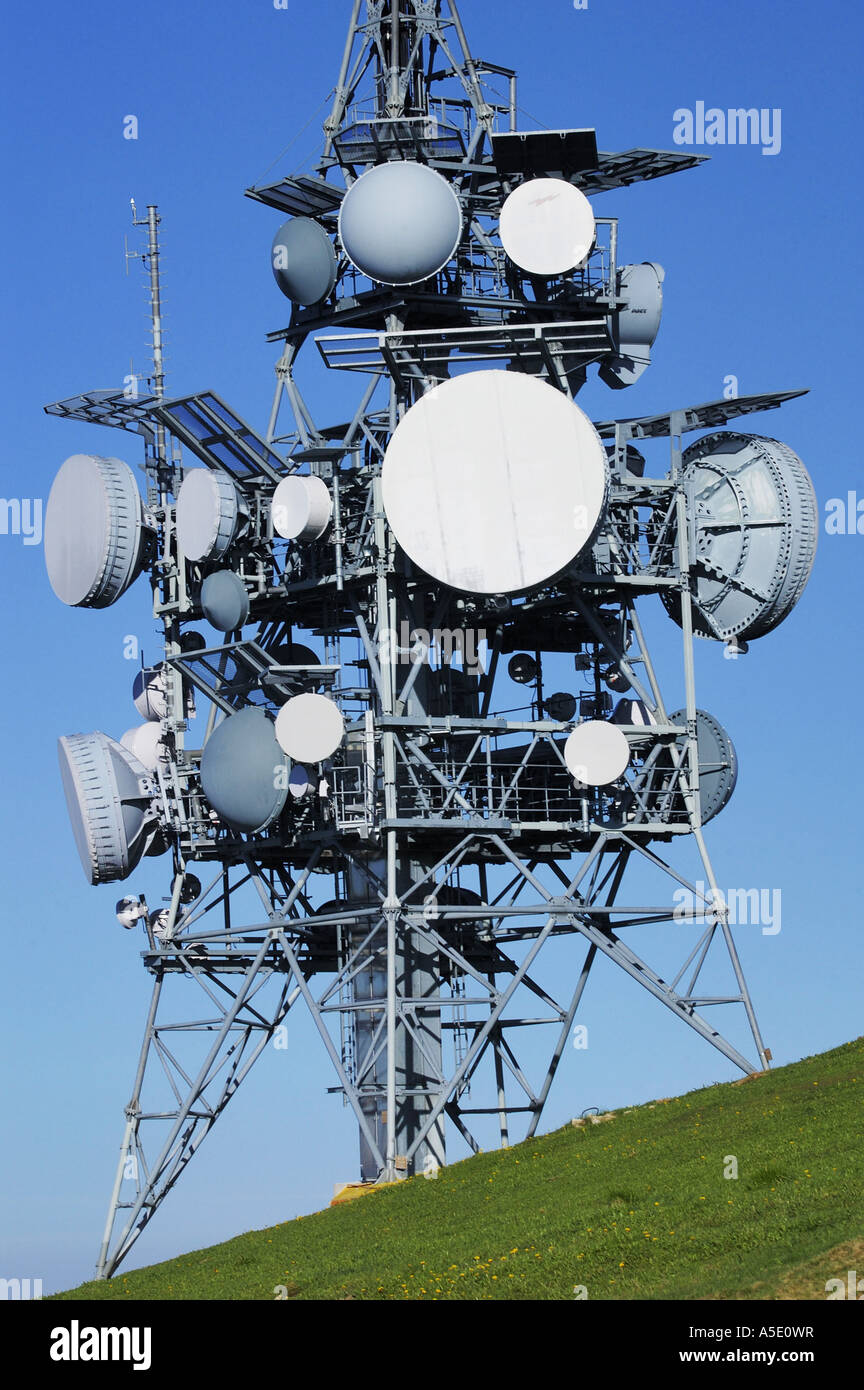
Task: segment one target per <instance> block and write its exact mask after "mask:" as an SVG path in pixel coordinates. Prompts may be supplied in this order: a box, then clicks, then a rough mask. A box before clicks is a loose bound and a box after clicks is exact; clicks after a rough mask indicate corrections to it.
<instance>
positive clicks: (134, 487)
mask: <svg viewBox="0 0 864 1390" xmlns="http://www.w3.org/2000/svg"><path fill="white" fill-rule="evenodd" d="M44 542H45V567H46V569H47V571H48V578H49V580H50V582H51V588H52V589H53V590H54V592H55V594H56V595H57V597H58V598H59V599H60V600H61V601H62V602H63V603H66V604H69V606H70V607H72V608H107V607H108V606H109V605H110V604H112V603H116V601H117V599H118V598H119V597H120V595H121V594H123V593H125V592H126V590H127V589H128V588H129V585H130V584H131V583H132V581H133V580H134V579H135V578H136V577H137V575H138V573H139V572H140V569H141V564H142V558H143V556H142V552H143V549H144V520H143V507H142V503H141V494H140V493H139V491H138V484H137V483H136V481H135V475H134V474H133V472H132V469H131V468H130V467H129V466H128V464H125V463H123V462H122V460H121V459H114V458H108V459H104V458H97V457H96V456H95V455H93V454H73V456H72V457H71V458H68V459H67V460H66V462H65V463H64V464H63V466H62V468H61V469H60V471H59V473H58V474H57V476H56V478H55V479H54V483H53V485H52V487H51V492H50V493H49V496H48V503H47V506H46V509H45V527H44Z"/></svg>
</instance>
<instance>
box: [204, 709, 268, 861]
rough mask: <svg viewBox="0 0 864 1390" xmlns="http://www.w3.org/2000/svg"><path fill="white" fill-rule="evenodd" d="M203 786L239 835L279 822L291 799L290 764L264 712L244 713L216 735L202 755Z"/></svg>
mask: <svg viewBox="0 0 864 1390" xmlns="http://www.w3.org/2000/svg"><path fill="white" fill-rule="evenodd" d="M201 786H202V787H203V789H204V795H205V796H206V798H207V800H208V801H209V802H210V805H211V806H212V807H213V809H214V811H216V812H217V814H218V815H219V816H220V817H221V818H222V820H224V821H225V823H226V824H227V825H230V826H231V827H232V829H234V830H239V831H243V832H245V833H247V834H257V832H258V831H260V830H264V829H266V827H267V826H268V825H270V823H271V822H272V821H274V820H275V819H276V817H277V816H278V815H279V813H280V812H281V811H282V808H283V807H284V805H285V802H286V800H287V798H288V763H287V761H286V759H285V758H284V756H283V755H282V752H281V750H280V748H279V745H278V744H277V742H276V735H275V733H274V731H273V723H272V721H271V720H270V719H269V718H268V717H267V715H266V714H265V713H264V711H263V710H258V709H243V710H240V711H239V713H237V714H232V715H230V716H229V717H228V718H227V719H226V720H224V721H223V723H221V724H220V725H219V727H218V728H217V729H216V730H215V731H214V732H213V734H211V736H210V738H209V739H208V740H207V743H206V745H205V748H204V752H203V753H202V755H201Z"/></svg>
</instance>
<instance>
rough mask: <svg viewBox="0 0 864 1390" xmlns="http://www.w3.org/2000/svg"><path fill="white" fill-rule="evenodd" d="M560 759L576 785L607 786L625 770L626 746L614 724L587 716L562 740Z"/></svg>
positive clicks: (628, 750) (625, 741)
mask: <svg viewBox="0 0 864 1390" xmlns="http://www.w3.org/2000/svg"><path fill="white" fill-rule="evenodd" d="M564 761H565V762H566V764H567V767H568V768H569V770H570V772H571V773H572V774H573V778H574V780H575V781H576V782H577V783H578V784H579V785H580V786H583V787H608V786H609V785H610V783H612V782H617V781H618V778H619V777H623V775H624V773H625V772H626V771H627V768H628V766H629V763H630V745H629V744H628V742H627V739H626V737H625V736H624V734H623V733H622V732H621V730H620V729H619V728H618V725H617V724H607V723H606V722H605V720H602V719H589V720H586V722H585V723H584V724H579V725H578V727H577V728H575V729H574V730H573V732H572V734H571V735H570V737H569V738H568V740H567V742H566V743H565V745H564Z"/></svg>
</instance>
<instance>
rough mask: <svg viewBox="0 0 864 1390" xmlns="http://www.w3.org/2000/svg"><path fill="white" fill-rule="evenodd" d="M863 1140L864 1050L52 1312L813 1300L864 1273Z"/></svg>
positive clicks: (402, 1188)
mask: <svg viewBox="0 0 864 1390" xmlns="http://www.w3.org/2000/svg"><path fill="white" fill-rule="evenodd" d="M862 1139H864V1039H858V1040H857V1041H855V1042H851V1043H846V1044H845V1045H844V1046H842V1047H838V1048H835V1049H834V1050H833V1051H831V1052H826V1053H823V1054H822V1055H820V1056H817V1057H810V1058H807V1059H805V1060H804V1061H802V1062H797V1063H795V1064H794V1065H792V1066H788V1067H783V1068H779V1069H778V1070H776V1071H773V1072H771V1073H770V1074H767V1075H764V1076H760V1077H756V1078H754V1079H752V1080H749V1081H746V1082H744V1083H743V1084H742V1083H737V1084H734V1083H733V1084H730V1085H723V1086H711V1087H709V1088H708V1089H706V1090H701V1091H693V1092H691V1094H689V1095H686V1096H680V1097H678V1098H676V1099H673V1100H667V1101H657V1102H655V1103H654V1104H652V1105H647V1106H641V1107H639V1108H637V1109H632V1110H624V1111H619V1112H616V1114H615V1116H614V1118H613V1119H612V1120H610V1121H608V1122H606V1123H603V1124H598V1125H592V1124H588V1125H587V1126H585V1127H584V1128H579V1129H575V1128H573V1127H572V1126H568V1127H567V1128H565V1129H561V1130H557V1131H556V1132H555V1133H553V1134H549V1135H546V1136H544V1137H543V1138H540V1139H535V1140H531V1141H530V1142H528V1143H526V1144H521V1145H518V1146H516V1147H514V1148H511V1149H508V1150H504V1151H499V1152H494V1153H488V1154H487V1153H484V1154H480V1155H478V1156H476V1157H474V1158H471V1159H468V1160H466V1161H465V1162H462V1163H456V1164H454V1165H453V1166H452V1167H450V1168H447V1169H445V1170H444V1171H442V1172H441V1174H440V1175H439V1177H438V1178H437V1180H435V1181H427V1180H425V1179H424V1178H414V1179H412V1180H410V1181H408V1182H405V1183H402V1184H401V1185H399V1186H398V1187H390V1188H381V1189H377V1190H375V1191H374V1192H372V1193H371V1194H370V1195H368V1196H364V1197H361V1198H360V1199H358V1200H357V1201H355V1202H353V1203H350V1204H348V1205H346V1206H342V1207H336V1208H332V1209H328V1210H327V1211H323V1212H319V1213H316V1214H315V1215H313V1216H307V1217H301V1218H299V1219H297V1220H296V1221H288V1222H285V1223H284V1224H282V1225H279V1226H274V1227H273V1228H272V1229H270V1230H264V1231H253V1232H250V1233H248V1234H247V1235H242V1236H238V1237H237V1238H236V1239H234V1240H230V1241H227V1242H226V1243H225V1244H223V1245H217V1246H213V1247H212V1248H211V1249H209V1250H199V1251H196V1252H195V1253H194V1254H191V1255H184V1256H181V1258H179V1259H176V1260H170V1261H168V1262H167V1263H166V1264H160V1265H153V1266H151V1267H150V1268H148V1269H140V1270H134V1271H131V1272H129V1273H122V1272H121V1273H119V1274H118V1275H117V1276H116V1277H115V1278H114V1279H112V1280H110V1281H108V1282H106V1283H91V1284H83V1285H82V1286H81V1287H80V1288H78V1289H72V1290H70V1291H68V1292H66V1293H63V1294H58V1295H56V1297H58V1298H63V1299H89V1298H96V1299H123V1298H127V1299H232V1300H233V1299H274V1298H275V1297H276V1292H275V1291H276V1289H277V1287H278V1286H282V1287H283V1288H287V1290H288V1297H289V1298H290V1299H291V1300H294V1301H296V1300H303V1299H372V1300H374V1299H382V1300H390V1299H405V1298H408V1299H435V1298H437V1299H466V1300H477V1299H496V1298H501V1299H537V1300H544V1301H545V1300H549V1299H573V1298H574V1286H576V1285H584V1286H585V1288H586V1289H587V1291H588V1297H589V1298H590V1299H592V1300H593V1299H712V1298H721V1299H734V1298H743V1297H757V1298H770V1299H782V1298H822V1299H824V1298H825V1281H826V1280H827V1279H829V1278H832V1277H834V1276H840V1277H845V1274H846V1270H847V1269H850V1268H855V1267H856V1266H855V1265H854V1264H849V1263H847V1261H848V1260H851V1259H855V1258H857V1259H858V1260H859V1264H858V1266H857V1267H858V1269H859V1270H860V1272H861V1273H862V1274H864V1241H862V1239H861V1238H862V1236H864V1143H862ZM729 1155H732V1156H734V1157H735V1158H737V1161H738V1178H737V1180H736V1179H730V1178H725V1177H724V1164H725V1163H726V1159H727V1156H729Z"/></svg>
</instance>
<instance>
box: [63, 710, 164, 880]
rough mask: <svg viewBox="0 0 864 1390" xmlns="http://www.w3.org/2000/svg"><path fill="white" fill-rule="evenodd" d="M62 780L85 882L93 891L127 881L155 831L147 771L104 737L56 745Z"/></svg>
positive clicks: (91, 736)
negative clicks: (93, 888) (101, 884)
mask: <svg viewBox="0 0 864 1390" xmlns="http://www.w3.org/2000/svg"><path fill="white" fill-rule="evenodd" d="M58 752H59V757H60V774H61V776H62V778H63V790H64V792H65V794H66V805H67V807H68V809H69V819H70V821H71V822H72V830H73V833H74V835H75V844H76V846H77V848H78V855H79V858H80V860H81V867H82V868H83V870H84V876H85V878H86V879H87V882H88V883H90V884H91V885H94V886H95V885H97V884H100V883H116V882H119V881H121V880H122V879H124V878H128V876H129V874H130V873H132V871H133V869H134V868H135V867H136V865H137V864H138V863H139V861H140V860H141V858H142V856H143V855H144V854H145V852H146V850H147V848H148V845H149V841H150V839H151V838H152V836H153V833H154V832H155V830H156V829H157V828H158V827H157V822H156V821H155V818H154V816H153V814H152V811H151V806H150V793H149V790H148V789H147V788H148V783H149V778H148V774H147V771H146V769H145V768H144V767H142V765H141V763H139V762H138V759H137V758H135V757H133V755H132V754H131V753H130V752H129V750H128V749H126V748H124V747H122V745H121V744H119V743H116V742H115V741H114V739H113V738H109V737H108V736H107V734H100V733H96V734H70V735H69V736H68V737H67V738H61V739H60V740H59V742H58Z"/></svg>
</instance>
